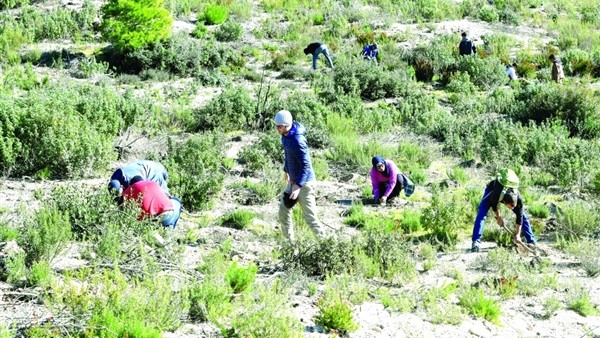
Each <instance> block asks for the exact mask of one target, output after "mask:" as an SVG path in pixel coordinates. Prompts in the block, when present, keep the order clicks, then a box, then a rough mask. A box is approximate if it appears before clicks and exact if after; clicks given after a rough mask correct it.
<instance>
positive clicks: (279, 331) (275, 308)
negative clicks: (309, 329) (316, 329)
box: [223, 283, 304, 338]
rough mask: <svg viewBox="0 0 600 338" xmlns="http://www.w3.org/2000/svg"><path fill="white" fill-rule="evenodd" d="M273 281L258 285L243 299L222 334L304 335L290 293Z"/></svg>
mask: <svg viewBox="0 0 600 338" xmlns="http://www.w3.org/2000/svg"><path fill="white" fill-rule="evenodd" d="M275 284H276V285H274V286H273V287H271V288H264V287H261V288H258V290H257V292H256V294H255V295H253V297H246V298H245V299H244V302H243V303H242V306H241V307H240V308H239V310H238V311H237V312H236V313H235V314H234V315H233V318H232V320H231V329H229V330H223V331H224V332H223V335H224V336H225V337H227V338H234V337H290V338H300V337H303V331H304V326H303V325H302V323H301V322H300V321H299V320H298V318H297V317H296V316H295V315H294V314H293V313H294V310H293V308H292V306H291V305H292V301H291V300H290V297H289V295H288V294H287V293H286V292H281V290H279V289H280V287H278V286H277V285H278V283H275ZM284 291H285V290H284Z"/></svg>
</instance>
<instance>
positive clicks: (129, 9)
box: [102, 0, 173, 51]
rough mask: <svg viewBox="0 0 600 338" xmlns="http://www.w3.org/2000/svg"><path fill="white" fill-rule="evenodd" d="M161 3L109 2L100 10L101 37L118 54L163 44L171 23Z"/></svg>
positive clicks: (153, 0)
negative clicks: (158, 43)
mask: <svg viewBox="0 0 600 338" xmlns="http://www.w3.org/2000/svg"><path fill="white" fill-rule="evenodd" d="M163 2H164V1H163V0H109V1H108V3H107V4H105V5H104V6H102V12H103V13H104V14H103V16H102V18H103V22H102V34H103V36H104V38H105V39H107V40H108V41H110V42H111V43H112V44H113V46H115V48H117V49H119V50H120V51H133V50H136V49H139V48H143V47H146V46H148V45H150V44H152V43H155V42H158V41H162V40H166V39H167V38H169V36H170V35H171V26H172V23H173V19H172V18H171V16H170V14H169V11H167V10H166V9H165V8H164V7H163Z"/></svg>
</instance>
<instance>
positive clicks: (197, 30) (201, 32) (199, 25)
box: [192, 21, 208, 39]
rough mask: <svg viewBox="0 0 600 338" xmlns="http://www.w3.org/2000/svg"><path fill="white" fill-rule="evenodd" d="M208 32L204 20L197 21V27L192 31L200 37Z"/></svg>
mask: <svg viewBox="0 0 600 338" xmlns="http://www.w3.org/2000/svg"><path fill="white" fill-rule="evenodd" d="M207 32H208V28H207V27H206V26H205V25H204V21H198V22H197V23H196V28H194V30H193V31H192V36H193V37H195V38H197V39H200V38H203V37H204V36H205V35H206V33H207Z"/></svg>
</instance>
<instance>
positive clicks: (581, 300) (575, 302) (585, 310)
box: [567, 286, 600, 317]
mask: <svg viewBox="0 0 600 338" xmlns="http://www.w3.org/2000/svg"><path fill="white" fill-rule="evenodd" d="M568 298H569V299H568V302H567V308H568V309H569V310H573V311H575V312H577V313H579V314H580V315H582V316H584V317H587V316H595V315H597V314H598V313H600V311H599V310H598V308H597V307H596V306H595V305H594V303H592V300H591V298H590V294H589V292H587V291H586V290H584V289H583V288H582V287H581V286H578V287H573V288H571V289H570V290H569V294H568Z"/></svg>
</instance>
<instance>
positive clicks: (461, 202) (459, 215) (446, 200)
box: [421, 191, 470, 250]
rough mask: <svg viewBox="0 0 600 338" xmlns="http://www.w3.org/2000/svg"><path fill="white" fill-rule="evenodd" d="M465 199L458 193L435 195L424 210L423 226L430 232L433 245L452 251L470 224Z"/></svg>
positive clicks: (439, 193) (438, 193)
mask: <svg viewBox="0 0 600 338" xmlns="http://www.w3.org/2000/svg"><path fill="white" fill-rule="evenodd" d="M466 205H467V203H466V201H465V197H464V196H463V195H462V194H460V193H457V192H439V191H435V192H434V193H433V196H432V199H431V204H430V205H428V206H427V207H425V209H423V213H422V215H421V224H423V227H424V228H425V229H427V230H429V236H430V238H431V240H432V242H433V243H435V244H438V245H439V246H440V248H442V249H446V250H447V249H452V248H454V247H455V246H456V244H457V243H458V241H459V234H460V233H461V231H462V229H464V228H465V227H466V226H465V225H466V224H468V223H469V222H470V217H469V215H468V209H467V207H466Z"/></svg>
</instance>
